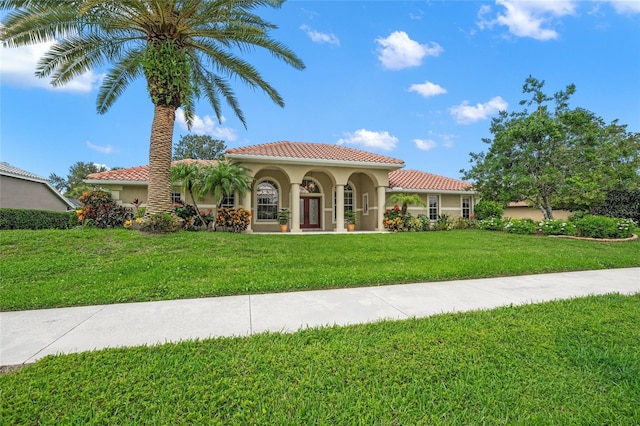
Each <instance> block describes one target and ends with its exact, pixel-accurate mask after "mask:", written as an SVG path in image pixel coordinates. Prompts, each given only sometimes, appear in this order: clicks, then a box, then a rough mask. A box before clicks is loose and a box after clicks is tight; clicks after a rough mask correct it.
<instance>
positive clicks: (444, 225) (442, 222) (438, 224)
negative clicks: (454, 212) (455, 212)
mask: <svg viewBox="0 0 640 426" xmlns="http://www.w3.org/2000/svg"><path fill="white" fill-rule="evenodd" d="M451 225H452V222H451V217H450V216H449V215H448V214H441V215H440V216H438V219H436V221H435V223H434V224H433V228H434V230H435V231H448V230H449V229H451Z"/></svg>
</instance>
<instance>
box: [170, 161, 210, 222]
mask: <svg viewBox="0 0 640 426" xmlns="http://www.w3.org/2000/svg"><path fill="white" fill-rule="evenodd" d="M203 176H204V173H203V171H202V167H201V166H200V165H199V164H198V163H196V162H190V163H186V162H183V163H178V164H175V165H173V166H172V167H171V182H172V183H175V182H180V183H181V184H182V192H188V193H189V195H190V196H191V200H192V201H193V206H194V207H195V208H196V214H197V215H198V219H200V223H205V222H204V220H203V219H202V216H201V215H200V209H199V208H198V203H197V202H196V197H195V195H194V192H196V193H199V191H200V189H201V188H202V184H203V181H202V180H203Z"/></svg>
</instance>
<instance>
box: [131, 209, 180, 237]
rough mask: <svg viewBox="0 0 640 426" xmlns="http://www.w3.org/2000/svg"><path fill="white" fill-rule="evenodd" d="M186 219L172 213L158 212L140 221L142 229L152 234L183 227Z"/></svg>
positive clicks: (175, 230)
mask: <svg viewBox="0 0 640 426" xmlns="http://www.w3.org/2000/svg"><path fill="white" fill-rule="evenodd" d="M183 222H184V220H183V219H182V218H180V217H178V216H176V215H172V214H170V213H156V214H152V215H151V216H145V217H144V218H142V220H141V221H140V230H141V231H142V232H148V233H150V234H169V233H172V232H177V231H179V230H180V228H182V226H183Z"/></svg>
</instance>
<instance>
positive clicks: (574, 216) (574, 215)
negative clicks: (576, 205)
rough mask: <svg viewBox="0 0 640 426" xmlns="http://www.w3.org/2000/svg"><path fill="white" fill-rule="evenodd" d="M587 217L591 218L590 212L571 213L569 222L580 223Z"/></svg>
mask: <svg viewBox="0 0 640 426" xmlns="http://www.w3.org/2000/svg"><path fill="white" fill-rule="evenodd" d="M585 216H589V212H586V211H582V210H578V211H575V212H573V213H571V216H569V222H571V223H576V222H577V221H579V220H580V219H582V218H583V217H585Z"/></svg>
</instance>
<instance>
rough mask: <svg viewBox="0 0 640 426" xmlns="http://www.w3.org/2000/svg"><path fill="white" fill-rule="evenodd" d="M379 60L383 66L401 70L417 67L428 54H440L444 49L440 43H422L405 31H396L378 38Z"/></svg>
mask: <svg viewBox="0 0 640 426" xmlns="http://www.w3.org/2000/svg"><path fill="white" fill-rule="evenodd" d="M375 41H376V43H378V45H379V47H378V53H379V56H378V60H380V63H381V64H382V66H383V68H385V69H388V70H401V69H404V68H410V67H417V66H420V65H421V64H422V60H423V59H424V58H425V57H426V56H439V55H440V54H441V53H442V52H444V49H443V48H442V46H440V45H439V44H438V43H436V42H434V41H431V42H429V43H427V44H420V43H418V42H417V41H415V40H411V39H410V38H409V35H408V34H407V33H406V32H404V31H395V32H393V33H391V34H389V36H388V37H387V38H381V37H379V38H377V39H376V40H375Z"/></svg>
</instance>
